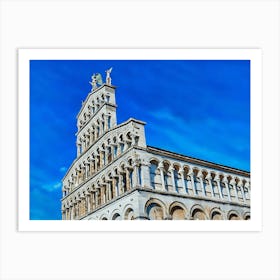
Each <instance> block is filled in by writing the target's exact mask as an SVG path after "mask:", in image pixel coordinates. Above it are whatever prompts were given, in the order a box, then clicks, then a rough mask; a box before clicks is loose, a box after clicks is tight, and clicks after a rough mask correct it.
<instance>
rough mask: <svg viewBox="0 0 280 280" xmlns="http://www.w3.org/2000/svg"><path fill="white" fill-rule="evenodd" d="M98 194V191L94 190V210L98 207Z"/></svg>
mask: <svg viewBox="0 0 280 280" xmlns="http://www.w3.org/2000/svg"><path fill="white" fill-rule="evenodd" d="M98 192H99V190H98V189H96V190H95V192H94V202H95V203H94V209H96V208H97V207H98V206H99V203H98Z"/></svg>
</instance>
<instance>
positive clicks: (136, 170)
mask: <svg viewBox="0 0 280 280" xmlns="http://www.w3.org/2000/svg"><path fill="white" fill-rule="evenodd" d="M132 177H133V180H132V181H133V182H132V183H133V187H134V188H135V187H137V186H139V185H140V182H139V179H140V178H139V163H134V164H133V176H132Z"/></svg>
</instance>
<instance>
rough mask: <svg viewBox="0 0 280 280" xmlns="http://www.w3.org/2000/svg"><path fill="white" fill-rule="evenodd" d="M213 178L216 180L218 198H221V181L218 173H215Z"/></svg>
mask: <svg viewBox="0 0 280 280" xmlns="http://www.w3.org/2000/svg"><path fill="white" fill-rule="evenodd" d="M214 180H215V181H216V182H217V186H218V191H219V195H220V199H223V193H222V188H221V182H220V177H219V175H218V174H216V175H215V178H214Z"/></svg>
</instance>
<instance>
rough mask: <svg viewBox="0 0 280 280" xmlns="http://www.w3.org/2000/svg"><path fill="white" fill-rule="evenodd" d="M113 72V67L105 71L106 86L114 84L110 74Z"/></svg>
mask: <svg viewBox="0 0 280 280" xmlns="http://www.w3.org/2000/svg"><path fill="white" fill-rule="evenodd" d="M112 70H113V67H111V68H110V69H108V70H106V71H105V72H106V84H107V85H111V83H112V79H111V77H110V74H111V72H112Z"/></svg>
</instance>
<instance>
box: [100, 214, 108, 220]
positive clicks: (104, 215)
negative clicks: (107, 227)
mask: <svg viewBox="0 0 280 280" xmlns="http://www.w3.org/2000/svg"><path fill="white" fill-rule="evenodd" d="M99 220H108V217H107V216H106V214H103V215H101V216H100V218H99Z"/></svg>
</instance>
